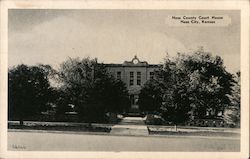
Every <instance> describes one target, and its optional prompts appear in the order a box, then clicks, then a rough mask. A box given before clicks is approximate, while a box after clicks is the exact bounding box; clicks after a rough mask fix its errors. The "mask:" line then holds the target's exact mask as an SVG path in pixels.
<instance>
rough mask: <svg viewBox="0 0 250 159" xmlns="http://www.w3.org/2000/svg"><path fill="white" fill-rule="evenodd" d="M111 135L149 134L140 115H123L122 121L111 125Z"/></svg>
mask: <svg viewBox="0 0 250 159" xmlns="http://www.w3.org/2000/svg"><path fill="white" fill-rule="evenodd" d="M110 134H111V135H132V136H137V135H141V136H146V135H149V133H148V128H147V126H146V125H145V123H144V121H143V118H141V117H125V118H123V119H122V121H121V122H120V123H119V124H117V125H114V126H112V128H111V132H110Z"/></svg>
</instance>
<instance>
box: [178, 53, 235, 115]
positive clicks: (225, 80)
mask: <svg viewBox="0 0 250 159" xmlns="http://www.w3.org/2000/svg"><path fill="white" fill-rule="evenodd" d="M183 65H184V67H185V68H186V69H187V70H188V74H189V78H190V88H191V90H190V98H191V102H192V103H193V105H194V106H195V108H194V113H195V114H196V115H197V116H198V117H199V118H202V117H204V116H205V115H206V113H207V112H208V113H209V116H210V117H211V118H216V116H217V114H218V112H223V111H224V109H225V108H226V107H228V106H229V105H230V103H231V102H230V98H229V96H230V95H231V94H232V87H233V85H234V83H235V81H234V79H233V75H232V74H231V73H229V72H228V71H226V68H225V66H224V64H223V60H222V58H221V57H219V56H215V57H214V56H212V55H211V54H210V53H206V52H204V51H197V52H195V53H194V54H193V55H189V56H187V58H186V60H184V62H183Z"/></svg>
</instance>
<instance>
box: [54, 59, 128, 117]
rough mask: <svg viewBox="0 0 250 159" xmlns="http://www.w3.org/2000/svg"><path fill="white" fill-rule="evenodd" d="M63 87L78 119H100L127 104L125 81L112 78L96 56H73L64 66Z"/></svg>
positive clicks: (60, 75) (61, 73) (125, 106)
mask: <svg viewBox="0 0 250 159" xmlns="http://www.w3.org/2000/svg"><path fill="white" fill-rule="evenodd" d="M59 77H60V79H61V81H62V90H64V92H66V94H67V95H68V96H69V101H68V102H70V103H71V104H73V105H75V107H76V111H77V112H78V114H79V119H80V120H81V121H86V122H101V121H104V120H105V116H106V113H108V112H115V113H117V112H121V111H123V110H124V109H126V108H127V107H128V103H129V102H128V101H129V99H128V92H127V89H126V87H125V84H124V83H123V82H122V81H118V80H116V79H115V78H114V77H112V76H111V75H110V74H109V73H108V71H107V70H106V68H105V65H104V64H100V63H97V59H93V60H91V59H89V58H85V59H79V58H75V59H71V58H69V59H68V60H67V61H65V62H64V63H63V64H62V65H61V69H60V71H59Z"/></svg>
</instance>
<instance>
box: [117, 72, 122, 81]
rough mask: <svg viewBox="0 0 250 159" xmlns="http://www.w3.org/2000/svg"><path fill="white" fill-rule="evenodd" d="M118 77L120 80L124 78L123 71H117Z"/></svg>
mask: <svg viewBox="0 0 250 159" xmlns="http://www.w3.org/2000/svg"><path fill="white" fill-rule="evenodd" d="M116 79H118V80H121V79H122V73H121V72H120V71H118V72H116Z"/></svg>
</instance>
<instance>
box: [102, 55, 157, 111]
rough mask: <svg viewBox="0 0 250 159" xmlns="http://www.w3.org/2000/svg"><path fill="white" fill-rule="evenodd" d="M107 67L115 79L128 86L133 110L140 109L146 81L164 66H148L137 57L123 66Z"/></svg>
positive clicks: (108, 65)
mask: <svg viewBox="0 0 250 159" xmlns="http://www.w3.org/2000/svg"><path fill="white" fill-rule="evenodd" d="M105 65H106V66H107V68H108V70H109V71H110V72H111V74H112V75H113V76H114V77H115V78H117V79H120V80H122V81H123V82H124V83H125V84H126V86H127V89H128V92H129V95H130V101H131V108H132V109H138V108H139V106H138V104H137V102H138V98H139V93H140V90H141V88H142V86H143V85H144V84H145V83H146V81H148V80H149V79H151V78H153V77H154V71H156V70H157V69H159V68H160V67H162V65H155V64H154V65H153V64H148V63H147V62H146V61H140V60H139V59H138V58H137V56H135V57H134V58H133V59H132V60H131V61H124V62H123V63H122V64H105Z"/></svg>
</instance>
